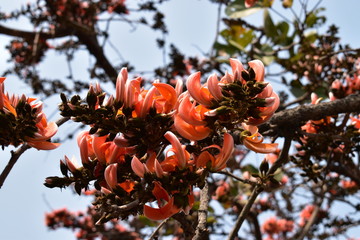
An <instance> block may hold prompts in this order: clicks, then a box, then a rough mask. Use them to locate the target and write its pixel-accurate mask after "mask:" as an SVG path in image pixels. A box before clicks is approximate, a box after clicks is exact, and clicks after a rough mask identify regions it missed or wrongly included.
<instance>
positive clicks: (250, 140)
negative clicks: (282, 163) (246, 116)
mask: <svg viewBox="0 0 360 240" xmlns="http://www.w3.org/2000/svg"><path fill="white" fill-rule="evenodd" d="M242 126H243V128H244V129H245V130H246V131H249V132H250V134H251V135H250V136H243V137H242V141H243V143H244V145H245V147H247V148H248V149H250V150H253V151H254V152H257V153H272V152H276V150H277V147H278V144H277V143H263V140H264V138H263V136H261V134H260V133H259V132H258V128H257V127H256V126H251V125H247V124H245V123H243V124H242Z"/></svg>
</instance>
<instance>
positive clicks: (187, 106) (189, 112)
mask: <svg viewBox="0 0 360 240" xmlns="http://www.w3.org/2000/svg"><path fill="white" fill-rule="evenodd" d="M200 106H201V105H200ZM200 110H201V109H200ZM178 114H179V116H180V117H181V118H182V119H183V120H184V121H185V122H187V123H189V124H191V125H194V126H205V125H206V124H207V122H205V121H203V118H202V117H201V114H200V112H199V111H197V110H196V108H195V102H194V103H191V101H190V95H188V94H187V95H186V96H185V97H184V98H183V99H182V101H181V103H180V104H179V107H178Z"/></svg>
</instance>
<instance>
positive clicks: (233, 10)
mask: <svg viewBox="0 0 360 240" xmlns="http://www.w3.org/2000/svg"><path fill="white" fill-rule="evenodd" d="M261 9H262V8H261V7H251V8H246V7H245V0H236V1H234V2H232V3H230V4H229V5H228V6H227V7H226V9H225V14H226V15H227V16H228V17H230V18H243V17H246V16H249V15H251V14H253V13H256V12H258V11H259V10H261Z"/></svg>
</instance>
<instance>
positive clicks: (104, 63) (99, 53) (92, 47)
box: [76, 32, 118, 84]
mask: <svg viewBox="0 0 360 240" xmlns="http://www.w3.org/2000/svg"><path fill="white" fill-rule="evenodd" d="M76 36H77V37H78V38H79V40H80V41H81V42H82V43H83V44H84V45H85V46H86V48H87V49H88V50H89V52H90V53H91V55H93V56H94V57H95V59H96V64H97V65H98V66H100V67H101V68H102V69H104V71H105V73H106V75H108V77H109V78H110V79H111V81H112V82H113V83H114V84H115V83H116V78H117V75H118V73H117V71H116V69H115V68H114V67H113V66H112V64H111V63H110V62H109V60H108V59H107V57H106V56H105V54H104V49H103V48H102V47H101V46H100V43H99V41H98V39H97V37H96V35H95V34H91V33H89V34H85V33H83V32H78V33H76Z"/></svg>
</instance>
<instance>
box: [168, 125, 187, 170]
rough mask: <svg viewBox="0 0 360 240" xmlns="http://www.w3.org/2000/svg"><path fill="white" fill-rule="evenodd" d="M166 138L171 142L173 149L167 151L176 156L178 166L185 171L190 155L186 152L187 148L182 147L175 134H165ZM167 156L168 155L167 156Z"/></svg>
mask: <svg viewBox="0 0 360 240" xmlns="http://www.w3.org/2000/svg"><path fill="white" fill-rule="evenodd" d="M164 137H165V138H166V139H167V140H168V141H169V142H170V144H171V145H172V148H171V149H169V150H168V151H167V153H169V152H170V151H171V152H173V153H174V154H175V158H176V160H177V166H178V167H179V168H180V169H184V168H185V167H186V165H187V161H188V153H187V152H186V150H185V146H183V145H181V143H180V141H179V139H178V138H177V137H176V136H175V134H174V133H172V132H170V131H167V132H166V133H165V134H164ZM166 155H167V154H166Z"/></svg>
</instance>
